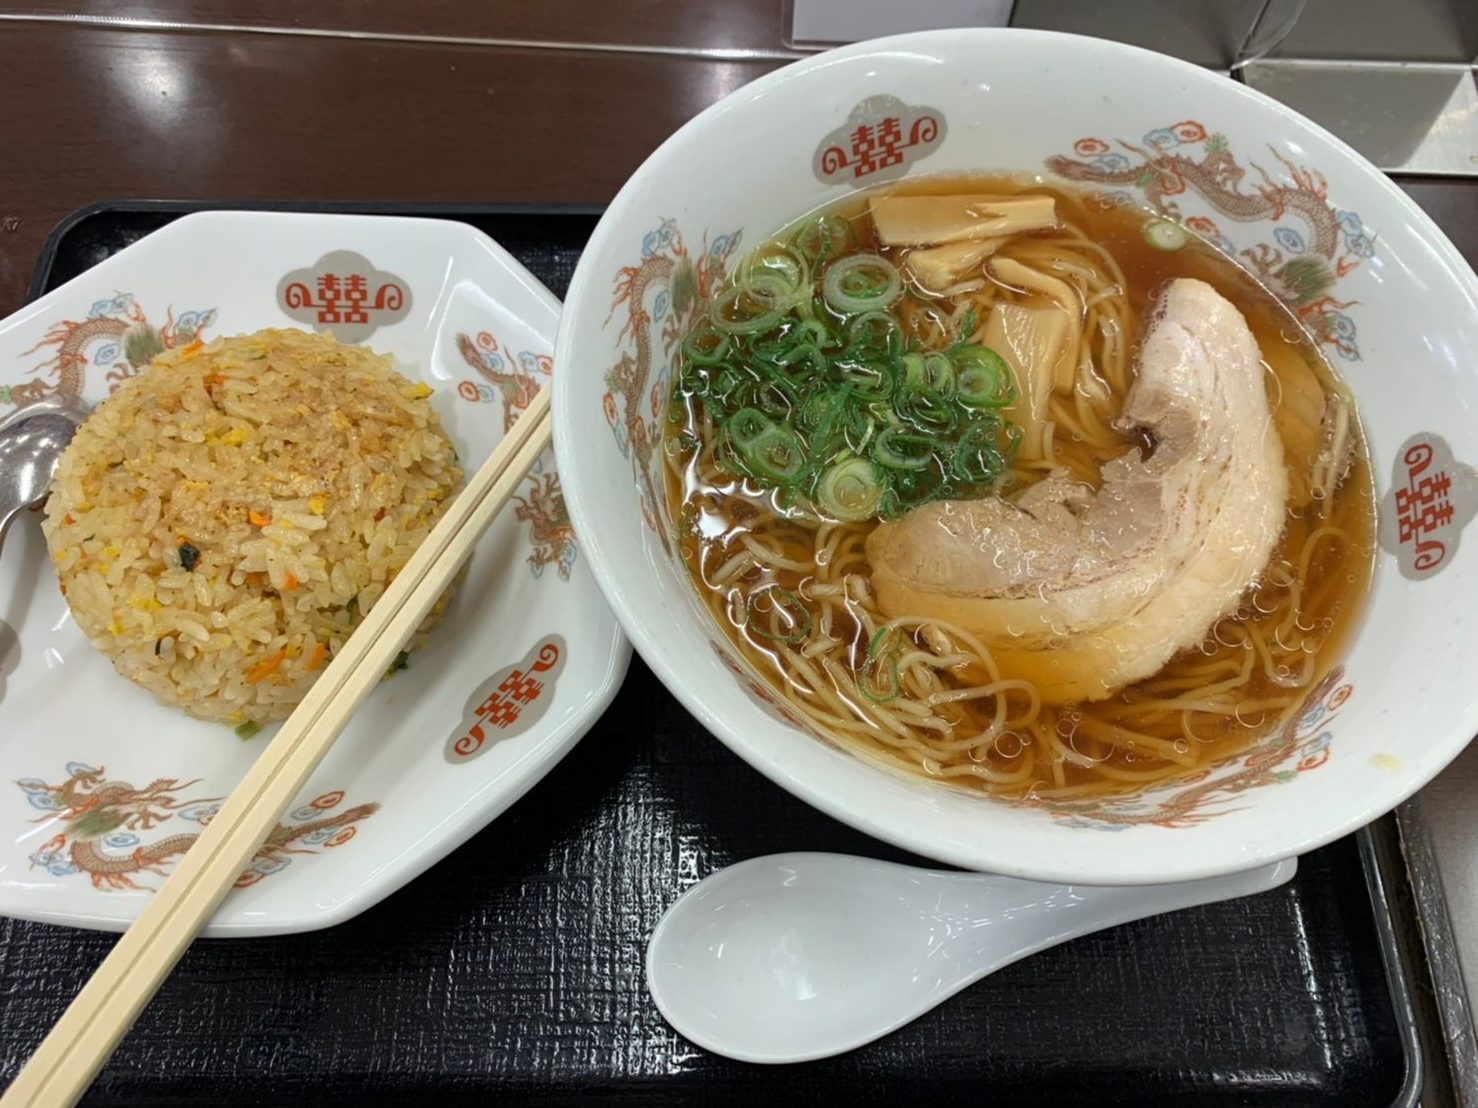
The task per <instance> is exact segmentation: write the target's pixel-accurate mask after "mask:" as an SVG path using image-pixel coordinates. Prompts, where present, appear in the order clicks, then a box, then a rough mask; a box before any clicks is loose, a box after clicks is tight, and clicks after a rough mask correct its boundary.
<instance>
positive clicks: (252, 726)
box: [235, 719, 262, 742]
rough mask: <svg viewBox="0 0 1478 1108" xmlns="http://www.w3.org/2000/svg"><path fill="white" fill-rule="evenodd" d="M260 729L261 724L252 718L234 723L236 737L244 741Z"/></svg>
mask: <svg viewBox="0 0 1478 1108" xmlns="http://www.w3.org/2000/svg"><path fill="white" fill-rule="evenodd" d="M261 729H262V725H261V724H260V723H258V722H257V721H256V720H254V719H249V720H247V721H246V722H245V723H238V724H237V725H236V728H235V730H236V737H237V738H238V739H240V740H241V741H242V742H245V741H246V740H247V739H250V738H252V737H254V736H255V735H256V733H257V732H258V731H260V730H261Z"/></svg>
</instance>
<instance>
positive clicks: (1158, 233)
mask: <svg viewBox="0 0 1478 1108" xmlns="http://www.w3.org/2000/svg"><path fill="white" fill-rule="evenodd" d="M1144 241H1145V242H1147V243H1149V244H1150V245H1151V246H1153V247H1154V248H1155V249H1156V250H1166V251H1170V250H1180V249H1181V248H1183V247H1184V246H1185V244H1186V243H1188V242H1190V241H1191V236H1190V235H1189V234H1188V233H1187V231H1186V229H1185V228H1184V227H1182V226H1181V225H1180V224H1179V223H1171V222H1170V221H1169V220H1168V219H1152V220H1150V221H1149V222H1148V223H1146V224H1145V225H1144Z"/></svg>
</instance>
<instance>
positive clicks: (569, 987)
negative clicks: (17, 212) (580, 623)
mask: <svg viewBox="0 0 1478 1108" xmlns="http://www.w3.org/2000/svg"><path fill="white" fill-rule="evenodd" d="M200 206H201V205H187V204H172V203H123V204H109V205H100V206H97V207H94V208H90V209H87V210H85V211H83V212H79V213H77V214H76V215H75V216H73V217H71V218H70V219H68V220H67V221H66V222H64V223H63V224H62V225H61V226H59V227H58V228H57V230H56V232H54V233H53V235H52V237H51V239H49V240H48V243H47V246H46V252H45V254H44V255H43V257H42V259H41V261H40V264H39V266H38V268H37V271H36V279H35V281H34V282H33V284H32V288H31V293H32V295H33V296H34V295H38V294H40V293H41V292H43V291H46V290H47V289H50V288H53V287H55V286H56V285H57V284H59V283H61V282H62V281H65V280H67V279H69V278H71V277H73V276H75V275H76V274H78V273H80V272H82V271H83V270H84V269H86V268H87V267H88V266H91V265H94V264H96V263H97V262H99V261H101V260H102V259H104V258H106V257H107V256H108V255H110V254H112V253H113V252H115V251H117V250H119V249H121V248H122V247H124V246H126V245H128V244H129V243H131V242H133V241H135V240H136V239H138V238H140V237H142V236H144V235H146V234H148V233H149V232H150V231H152V230H155V229H156V228H158V227H160V226H162V225H163V224H165V223H167V222H169V221H170V220H171V219H173V218H175V217H176V216H177V215H178V214H180V213H181V212H183V211H187V210H192V209H194V208H197V207H200ZM206 206H210V207H222V206H230V205H206ZM240 206H256V207H260V206H261V205H240ZM291 207H296V208H302V207H305V205H291ZM320 210H342V211H367V210H368V211H382V212H388V211H394V212H396V213H398V214H430V215H440V216H446V217H449V218H457V219H462V220H465V221H466V222H468V223H471V224H473V225H475V226H477V227H480V228H482V229H483V230H485V231H487V232H489V233H490V234H492V235H493V236H494V237H496V238H497V239H498V240H499V241H501V242H502V243H503V245H504V246H505V247H507V248H508V249H509V250H510V251H512V252H513V253H514V254H515V255H516V256H518V257H519V258H520V259H521V260H522V261H523V262H524V264H525V265H527V266H528V267H529V268H530V269H531V270H532V271H533V272H534V273H535V274H536V275H537V276H538V277H540V278H541V279H542V280H543V281H544V282H545V283H546V284H547V285H548V286H549V287H550V288H551V289H552V290H553V291H554V293H555V294H556V295H560V294H562V293H563V292H564V289H565V286H566V284H567V283H568V281H569V277H570V274H571V272H572V270H573V268H574V265H575V261H576V259H577V258H578V257H579V255H580V250H581V248H582V246H583V244H584V242H585V240H586V238H587V237H588V235H589V234H590V231H591V229H592V227H593V226H594V222H595V218H596V216H595V213H593V212H590V211H580V210H571V209H563V210H550V209H528V208H521V209H510V208H506V207H505V208H488V207H481V208H473V207H460V208H456V209H451V208H417V209H413V210H412V209H407V208H403V207H396V208H390V207H375V206H369V205H362V204H360V205H342V206H328V207H322V208H321V209H320ZM1368 847H1369V843H1368V842H1363V841H1360V840H1358V839H1357V838H1356V837H1353V836H1352V837H1350V838H1346V839H1343V840H1341V841H1339V842H1336V843H1334V844H1332V845H1330V846H1328V847H1325V848H1324V849H1322V850H1318V851H1315V852H1314V853H1312V854H1310V855H1308V856H1306V857H1305V858H1304V859H1302V861H1301V863H1300V866H1299V872H1298V876H1297V877H1296V878H1295V879H1294V880H1293V882H1292V883H1290V884H1289V885H1287V886H1285V887H1283V888H1280V889H1277V890H1275V891H1273V892H1270V893H1265V894H1263V895H1260V896H1256V897H1250V898H1247V899H1244V900H1239V901H1233V902H1229V903H1224V904H1216V905H1211V906H1208V907H1203V908H1195V909H1191V910H1189V911H1184V912H1179V913H1176V914H1174V915H1170V916H1162V917H1160V918H1157V919H1150V920H1145V921H1142V922H1139V923H1135V924H1130V925H1127V926H1124V927H1120V928H1116V929H1114V930H1112V931H1107V932H1102V933H1100V934H1097V935H1092V936H1089V937H1087V938H1083V939H1079V940H1077V941H1075V942H1073V943H1070V944H1068V945H1067V946H1065V947H1059V948H1057V949H1055V950H1050V951H1047V952H1046V953H1043V954H1039V955H1037V956H1036V957H1034V958H1031V959H1029V960H1027V961H1025V962H1022V963H1018V964H1017V965H1015V966H1012V967H1010V968H1008V969H1006V970H1004V971H1002V972H1001V973H999V974H996V975H995V976H994V977H991V978H989V979H987V980H986V981H984V982H982V983H981V984H979V985H977V986H975V987H974V988H972V989H970V990H967V991H966V992H965V993H963V994H962V995H960V996H958V997H956V998H954V999H953V1000H951V1001H949V1002H947V1003H946V1004H944V1005H943V1006H941V1007H940V1008H938V1009H936V1010H935V1011H933V1012H931V1013H929V1014H928V1015H927V1016H925V1017H924V1018H923V1019H920V1020H919V1021H918V1022H916V1023H914V1024H912V1025H911V1026H909V1027H907V1028H905V1029H903V1030H902V1031H900V1032H898V1033H896V1034H894V1035H891V1036H889V1037H888V1038H886V1039H884V1040H882V1041H881V1042H878V1043H875V1044H873V1045H871V1046H868V1047H865V1048H863V1049H862V1050H859V1051H857V1052H855V1053H853V1054H850V1055H847V1056H844V1057H842V1058H838V1059H833V1060H828V1061H823V1062H814V1063H809V1064H806V1065H802V1066H793V1067H779V1068H776V1067H760V1066H750V1065H745V1064H741V1063H736V1062H731V1061H728V1060H726V1059H722V1058H717V1057H715V1056H713V1055H710V1054H707V1053H705V1052H704V1051H702V1050H699V1049H697V1048H695V1047H693V1046H691V1045H690V1044H689V1043H687V1042H686V1041H685V1040H684V1039H682V1038H681V1037H680V1036H678V1035H677V1034H676V1033H674V1032H673V1031H672V1030H671V1029H669V1028H668V1027H667V1026H666V1025H665V1024H664V1023H663V1021H662V1019H661V1017H660V1016H659V1015H658V1014H657V1011H656V1009H655V1008H654V1007H653V1005H652V1004H651V1002H650V1000H649V999H648V997H647V994H646V988H645V983H644V980H643V971H642V965H643V952H644V949H645V944H646V939H647V936H648V935H649V934H650V932H651V930H652V927H653V926H654V925H655V924H656V922H657V919H658V917H659V916H660V915H661V913H662V912H663V911H664V910H665V909H666V908H667V906H668V905H669V904H671V903H672V901H673V900H675V899H676V898H677V896H678V894H679V893H680V892H681V891H682V890H683V889H685V888H687V887H688V886H689V885H690V884H692V883H693V882H694V881H695V880H697V879H698V878H699V877H701V876H703V875H705V874H708V873H710V872H712V871H713V870H715V869H717V868H719V867H721V866H723V865H726V864H728V863H730V862H734V861H738V860H740V859H743V858H747V857H750V856H753V855H757V854H764V853H769V852H774V851H785V850H833V851H846V852H853V853H859V854H870V855H875V856H878V857H884V858H892V859H897V860H903V861H917V859H912V858H910V857H908V856H906V855H903V854H901V853H900V852H898V851H895V850H891V849H889V848H887V847H884V846H882V845H881V844H879V843H876V842H873V841H871V840H869V839H867V838H865V837H863V836H862V835H860V834H858V833H856V832H854V831H852V830H850V829H848V828H846V827H844V826H842V825H841V824H839V823H836V822H834V821H833V820H831V819H829V818H827V817H826V816H823V815H821V814H819V813H817V812H815V811H813V810H812V809H810V808H808V807H807V806H806V805H804V804H802V803H801V802H800V801H798V800H795V799H793V798H792V797H790V796H789V795H788V794H786V793H784V792H782V791H781V790H780V789H778V788H776V787H775V786H774V785H772V784H770V783H769V782H768V781H766V780H764V779H763V778H761V777H760V776H759V775H758V774H757V773H755V772H754V771H753V770H751V769H750V768H749V767H748V766H746V765H744V764H743V763H742V762H740V761H739V759H738V758H736V757H735V756H734V755H732V754H730V753H729V752H728V751H727V750H726V749H725V748H724V747H723V746H722V745H720V744H719V743H718V742H717V741H716V740H714V739H712V738H711V737H710V736H708V735H707V734H706V733H705V732H704V731H703V730H702V728H701V727H699V726H698V724H697V723H695V722H694V721H693V719H692V718H691V717H689V716H688V715H687V713H686V712H684V711H683V709H682V708H681V707H679V705H678V704H677V702H676V701H675V700H674V699H673V698H672V697H671V696H669V695H668V694H667V693H666V691H665V690H664V689H663V688H662V687H661V685H660V684H658V682H657V681H656V680H655V678H653V676H652V675H651V673H650V672H649V671H648V670H647V669H646V668H645V667H644V666H643V665H642V664H641V662H640V660H637V661H635V662H634V663H633V664H632V667H631V672H630V675H629V676H628V678H627V679H626V683H625V685H624V687H623V688H622V690H621V693H620V695H619V696H618V697H617V699H616V701H615V703H614V704H613V705H612V707H611V709H610V711H609V712H607V713H606V715H605V717H604V718H603V719H602V720H601V721H600V722H599V723H598V724H597V725H596V727H595V728H594V729H593V730H592V731H591V733H590V734H589V735H588V736H587V737H586V738H585V740H584V741H583V742H582V743H581V744H580V746H579V748H578V750H577V751H576V752H575V753H574V754H573V755H572V756H570V757H569V758H568V759H566V761H565V762H564V763H562V764H561V765H560V766H558V767H557V768H556V769H555V770H554V771H553V772H552V773H551V774H550V775H549V776H548V777H547V778H546V779H545V780H544V781H543V782H542V783H540V784H539V785H538V786H537V787H535V788H534V789H533V790H532V791H531V792H529V794H528V795H527V796H526V797H524V799H522V800H521V801H519V802H518V804H517V805H515V806H514V807H513V808H512V809H511V810H510V811H508V812H507V813H506V814H505V815H503V816H502V817H501V818H499V819H498V820H497V822H496V823H494V824H493V825H492V826H491V827H489V828H488V829H487V830H486V831H484V832H483V833H482V834H480V835H478V836H477V837H476V838H474V839H473V840H472V841H471V842H469V843H468V844H467V845H466V846H464V847H462V848H461V849H460V850H458V851H457V852H456V853H455V854H453V855H452V856H451V857H449V858H448V859H446V860H445V861H443V862H442V863H440V864H439V865H437V866H435V867H434V868H433V869H432V870H431V871H430V872H428V873H426V874H425V875H423V876H422V877H420V878H418V879H417V880H415V881H414V882H412V883H411V884H410V885H409V886H407V887H406V888H404V889H403V890H401V891H400V892H398V893H395V894H394V895H393V896H391V897H390V898H389V899H387V900H386V901H384V902H383V903H382V904H380V905H379V906H377V907H375V908H372V909H370V910H369V911H367V912H366V913H364V914H363V915H362V916H360V917H359V918H357V919H355V920H352V921H350V922H348V923H345V924H343V925H341V926H339V927H336V928H334V929H332V930H330V931H326V932H319V933H315V934H308V935H300V936H293V937H286V938H278V939H270V940H217V941H211V942H202V943H198V944H196V945H195V947H194V948H193V949H192V950H191V951H190V952H189V953H188V954H187V955H186V956H185V958H184V961H183V962H182V963H181V964H180V967H179V969H178V970H177V971H176V972H175V974H174V975H173V977H171V978H170V980H169V981H168V982H167V983H166V984H165V986H164V988H163V989H162V990H161V991H160V993H159V996H158V997H157V999H156V1000H155V1001H154V1003H153V1004H152V1005H151V1006H150V1007H149V1008H148V1010H147V1011H146V1012H145V1013H144V1015H143V1018H142V1019H140V1021H139V1023H138V1025H137V1027H136V1028H135V1029H134V1031H133V1032H132V1034H130V1035H129V1037H128V1038H127V1040H126V1041H125V1042H124V1043H123V1045H122V1047H121V1048H120V1049H119V1051H118V1053H117V1054H116V1055H115V1056H114V1057H113V1059H112V1061H111V1062H110V1063H109V1064H108V1066H107V1068H106V1069H105V1070H104V1071H103V1073H102V1075H101V1076H100V1077H99V1079H98V1081H97V1083H96V1084H95V1085H94V1087H93V1089H92V1091H91V1093H90V1094H89V1096H88V1099H87V1103H89V1104H97V1105H112V1104H159V1105H163V1104H212V1105H226V1104H232V1103H242V1104H247V1103H250V1104H262V1103H288V1102H290V1103H292V1104H294V1105H298V1106H301V1105H308V1104H314V1105H316V1104H323V1105H330V1104H331V1105H335V1106H340V1105H343V1104H352V1103H355V1102H362V1101H364V1100H366V1099H369V1100H372V1101H376V1102H390V1103H410V1102H412V1098H426V1099H425V1102H426V1103H428V1104H435V1105H437V1106H438V1108H441V1106H443V1105H450V1104H461V1103H466V1104H479V1105H482V1104H486V1103H490V1102H491V1101H492V1100H493V1099H500V1100H526V1099H533V1098H539V1099H544V1100H553V1101H562V1102H578V1103H593V1102H606V1101H619V1100H626V1101H632V1100H636V1101H641V1102H644V1103H676V1102H680V1101H688V1100H695V1101H701V1102H703V1103H705V1104H708V1103H713V1104H718V1103H736V1104H746V1105H752V1104H769V1103H787V1104H788V1103H848V1102H851V1103H864V1102H865V1103H897V1102H913V1101H915V1100H927V1101H930V1102H937V1103H952V1102H969V1103H979V1104H985V1105H1051V1106H1054V1108H1057V1106H1063V1105H1079V1104H1103V1105H1133V1106H1135V1108H1152V1106H1157V1105H1167V1106H1169V1105H1173V1106H1176V1108H1181V1106H1184V1105H1189V1104H1194V1105H1248V1106H1250V1105H1259V1106H1260V1105H1287V1106H1296V1108H1315V1106H1320V1105H1338V1106H1340V1108H1360V1106H1365V1105H1370V1106H1385V1105H1391V1104H1407V1105H1410V1104H1414V1103H1415V1102H1416V1097H1417V1094H1418V1087H1419V1085H1420V1073H1421V1059H1420V1054H1419V1048H1418V1046H1417V1043H1416V1037H1415V1034H1414V1030H1413V1027H1412V1024H1411V1016H1410V1011H1411V1009H1410V1004H1409V996H1408V993H1407V986H1406V984H1405V979H1404V976H1403V971H1402V969H1401V967H1400V964H1399V961H1398V960H1396V959H1395V957H1394V954H1393V953H1392V947H1391V943H1390V941H1389V940H1390V933H1391V931H1390V922H1391V921H1390V918H1389V916H1388V915H1387V914H1386V912H1387V907H1386V899H1385V896H1384V894H1383V892H1382V891H1381V886H1380V881H1379V873H1378V871H1377V870H1376V869H1374V868H1371V869H1370V870H1369V873H1370V876H1371V882H1370V883H1368V882H1367V870H1366V868H1365V866H1364V865H1363V864H1362V853H1364V854H1365V855H1366V856H1367V857H1366V861H1369V858H1370V857H1373V855H1372V854H1371V852H1370V851H1369V849H1368ZM111 942H112V939H111V937H110V936H106V935H100V934H96V933H90V932H82V931H74V930H70V929H67V928H61V927H50V926H45V925H41V924H33V923H22V922H17V921H13V920H3V921H0V1078H7V1079H8V1078H9V1077H11V1076H13V1075H14V1074H15V1072H16V1071H17V1069H18V1068H19V1066H20V1063H21V1062H22V1060H23V1059H24V1058H25V1057H26V1056H27V1055H28V1054H29V1053H30V1051H31V1050H32V1049H33V1048H34V1047H35V1045H36V1044H37V1043H38V1042H39V1041H40V1039H41V1037H42V1035H43V1034H44V1033H45V1031H46V1029H47V1028H48V1027H49V1026H50V1024H51V1023H52V1022H53V1021H54V1020H55V1019H56V1018H57V1017H58V1016H59V1015H60V1014H61V1012H62V1009H63V1008H64V1006H65V1005H66V1003H67V1002H68V1000H70V998H71V997H72V996H73V995H74V994H75V993H76V992H77V990H78V989H79V988H80V987H81V985H82V983H83V981H84V980H85V979H86V977H87V975H88V974H89V973H91V971H92V970H93V968H94V967H95V966H96V965H97V964H98V962H99V961H100V960H101V958H102V957H103V955H104V954H105V953H106V951H107V949H108V947H109V946H110V945H111Z"/></svg>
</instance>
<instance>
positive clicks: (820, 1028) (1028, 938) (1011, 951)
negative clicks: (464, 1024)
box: [647, 854, 1297, 1063]
mask: <svg viewBox="0 0 1478 1108" xmlns="http://www.w3.org/2000/svg"><path fill="white" fill-rule="evenodd" d="M1296 870H1297V862H1296V861H1295V860H1294V859H1288V860H1287V861H1283V862H1277V863H1274V864H1272V865H1268V866H1262V867H1260V868H1258V869H1253V870H1247V871H1245V872H1243V873H1235V874H1230V875H1228V876H1225V877H1210V878H1206V879H1204V880H1200V881H1184V882H1179V883H1176V884H1168V885H1143V886H1125V885H1119V886H1092V885H1052V884H1044V883H1040V882H1036V881H1021V880H1017V879H1015V878H1010V877H995V876H991V875H988V874H978V873H953V872H941V871H936V870H922V869H915V868H914V867H912V866H900V865H896V864H894V863H891V862H879V861H875V860H873V859H870V858H855V857H850V856H847V855H842V854H774V855H770V856H769V857H764V858H753V859H751V860H750V861H747V862H740V863H739V864H738V865H733V866H730V867H728V868H727V869H724V870H720V871H719V872H718V873H715V874H712V875H711V876H709V877H707V878H705V879H704V880H702V881H700V882H699V883H698V884H697V885H695V886H693V887H692V888H691V889H689V890H688V891H687V892H686V893H684V894H683V896H682V897H681V898H680V899H679V900H678V901H677V903H676V904H674V905H673V906H672V907H671V908H669V909H668V910H667V913H666V914H665V915H664V916H663V917H662V919H661V921H660V922H659V923H658V924H657V929H656V930H655V931H653V932H652V938H651V941H650V942H649V943H648V945H647V988H648V989H649V990H650V992H651V994H652V999H653V1000H654V1001H656V1003H657V1008H658V1009H659V1010H660V1011H661V1012H662V1015H663V1016H664V1017H666V1019H667V1022H668V1023H670V1024H671V1025H672V1026H673V1027H674V1028H675V1029H676V1030H677V1031H679V1032H680V1033H681V1034H683V1035H684V1036H686V1037H687V1038H688V1039H690V1040H692V1041H693V1042H694V1043H697V1044H698V1045H699V1046H701V1047H704V1048H706V1049H708V1050H711V1051H713V1052H714V1053H715V1054H722V1055H725V1056H727V1057H729V1058H737V1059H739V1060H741V1061H745V1062H768V1063H776V1062H805V1061H810V1060H811V1059H814V1058H826V1057H829V1056H831V1055H833V1054H840V1053H842V1052H843V1051H847V1050H852V1049H854V1048H855V1047H859V1046H862V1045H863V1044H864V1043H869V1042H871V1041H872V1040H874V1039H877V1038H880V1037H881V1036H883V1035H886V1034H887V1033H888V1032H890V1031H894V1030H897V1029H898V1028H899V1027H902V1026H903V1025H904V1024H906V1023H908V1022H910V1021H912V1020H914V1019H916V1018H917V1017H919V1016H921V1015H923V1013H925V1012H927V1011H929V1009H931V1008H933V1007H934V1006H935V1005H937V1004H939V1003H940V1002H941V1001H943V1000H945V999H946V998H948V997H951V996H953V995H954V994H955V993H957V992H959V991H960V990H961V989H963V988H965V987H966V986H968V985H972V984H974V983H975V982H976V981H979V980H980V979H981V978H982V977H984V976H986V975H987V974H989V973H993V972H995V971H996V970H998V969H1000V968H1002V967H1003V966H1007V965H1010V964H1011V963H1012V962H1015V961H1017V960H1018V959H1021V958H1025V957H1026V956H1027V955H1029V954H1035V953H1037V952H1038V951H1040V950H1046V949H1047V948H1048V947H1051V946H1056V945H1057V944H1058V943H1061V942H1066V941H1067V940H1068V939H1074V938H1077V937H1078V936H1079V935H1087V934H1089V933H1090V932H1093V931H1099V930H1102V929H1103V928H1105V927H1113V926H1115V925H1117V924H1121V923H1127V922H1129V921H1130V920H1136V919H1141V918H1143V917H1145V916H1153V915H1158V914H1159V913H1161V912H1170V911H1174V910H1176V909H1179V908H1189V907H1191V906H1193V905H1196V904H1211V903H1214V902H1216V901H1218V900H1228V899H1231V898H1233V897H1239V896H1247V895H1250V894H1252V893H1258V892H1263V891H1265V890H1267V889H1272V888H1276V887H1277V886H1279V885H1281V884H1283V883H1284V882H1285V881H1287V880H1289V879H1290V878H1291V877H1292V876H1293V874H1294V873H1295V871H1296Z"/></svg>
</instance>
